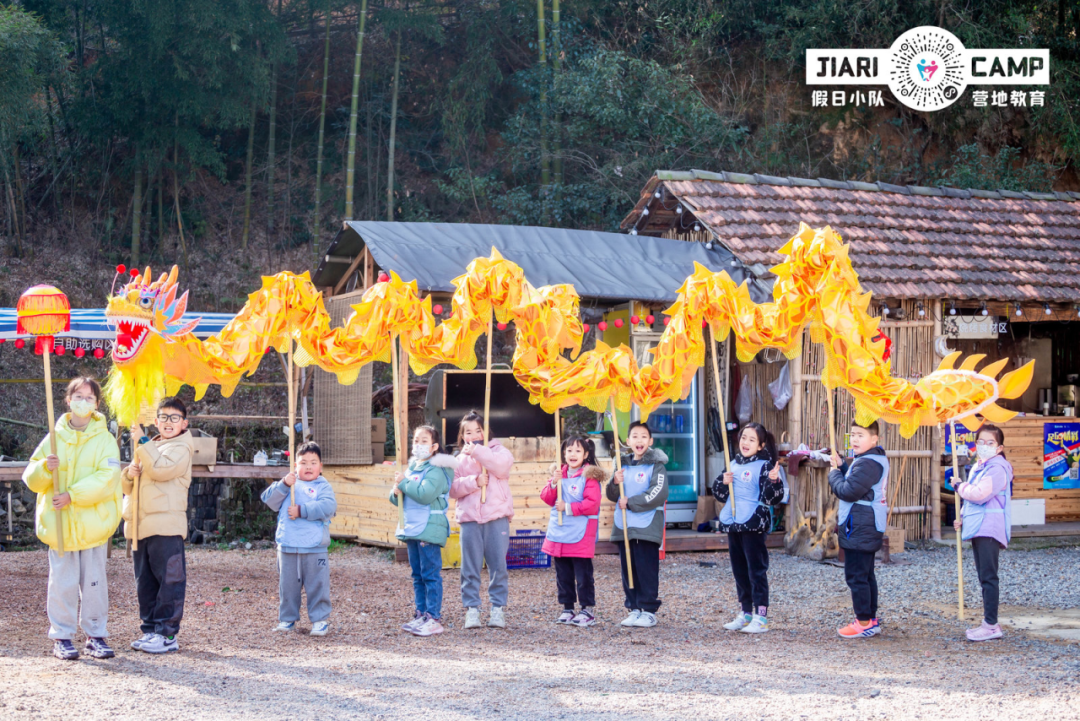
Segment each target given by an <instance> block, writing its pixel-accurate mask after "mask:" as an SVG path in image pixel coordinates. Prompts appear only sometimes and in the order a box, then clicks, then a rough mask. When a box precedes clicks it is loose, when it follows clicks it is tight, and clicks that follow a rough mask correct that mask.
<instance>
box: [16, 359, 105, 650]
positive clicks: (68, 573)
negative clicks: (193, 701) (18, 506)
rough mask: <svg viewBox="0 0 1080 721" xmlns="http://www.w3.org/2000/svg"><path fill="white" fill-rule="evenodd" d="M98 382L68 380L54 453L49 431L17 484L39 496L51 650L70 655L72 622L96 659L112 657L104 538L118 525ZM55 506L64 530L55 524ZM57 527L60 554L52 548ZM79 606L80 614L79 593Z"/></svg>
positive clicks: (37, 522) (84, 378) (73, 648)
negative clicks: (55, 477)
mask: <svg viewBox="0 0 1080 721" xmlns="http://www.w3.org/2000/svg"><path fill="white" fill-rule="evenodd" d="M100 398H101V386H100V385H98V383H97V381H95V380H94V379H93V378H87V377H80V378H76V379H75V380H73V381H71V383H69V384H68V389H67V395H66V400H67V404H68V408H70V409H71V412H70V413H65V414H64V415H63V416H61V417H60V419H59V420H57V422H56V428H54V429H53V432H54V433H55V434H56V455H55V456H54V455H52V454H51V453H50V443H49V436H45V438H44V439H43V440H42V441H41V443H40V444H38V447H37V449H36V450H35V451H34V454H33V455H32V456H31V457H30V463H29V464H27V466H26V469H25V470H24V471H23V482H24V483H25V484H26V486H27V487H28V488H29V489H30V490H31V491H33V492H34V493H36V494H38V497H37V510H36V514H35V519H36V526H37V536H38V538H40V539H41V541H42V542H43V543H45V544H46V545H48V546H49V591H48V613H49V623H50V624H51V626H50V628H49V638H51V639H53V655H54V656H56V657H57V658H60V659H64V660H69V661H70V660H74V659H77V658H78V657H79V652H78V650H77V649H76V648H75V646H74V645H73V644H72V639H73V638H74V636H75V632H76V621H81V623H82V628H83V630H84V631H85V632H86V635H87V639H86V648H85V651H86V652H87V653H88V654H89V655H90V656H93V657H94V658H112V656H113V655H114V654H113V650H112V649H111V648H109V645H108V644H107V643H106V641H105V639H106V638H107V637H108V635H109V633H108V630H107V629H106V621H107V620H108V615H109V592H108V588H107V585H106V578H105V554H106V551H107V550H108V549H107V547H106V544H107V543H108V541H109V537H110V536H111V535H112V534H113V532H114V531H115V530H116V527H117V525H119V523H120V504H121V494H120V449H119V448H118V447H117V445H116V439H115V438H113V437H112V434H110V433H109V428H108V425H107V424H106V422H105V416H103V415H102V414H100V413H98V412H97V404H98V399H100ZM53 473H59V474H60V479H59V480H60V490H61V492H60V494H59V495H54V494H53V476H52V474H53ZM57 510H59V511H60V517H61V523H62V529H61V528H58V527H57V518H56V511H57ZM59 533H63V536H62V538H63V541H64V555H63V556H60V554H59V553H58V552H57V549H58V547H59V544H58V543H57V539H58V538H59V537H60V536H58V534H59ZM80 597H81V599H82V611H81V613H80V612H79V599H80Z"/></svg>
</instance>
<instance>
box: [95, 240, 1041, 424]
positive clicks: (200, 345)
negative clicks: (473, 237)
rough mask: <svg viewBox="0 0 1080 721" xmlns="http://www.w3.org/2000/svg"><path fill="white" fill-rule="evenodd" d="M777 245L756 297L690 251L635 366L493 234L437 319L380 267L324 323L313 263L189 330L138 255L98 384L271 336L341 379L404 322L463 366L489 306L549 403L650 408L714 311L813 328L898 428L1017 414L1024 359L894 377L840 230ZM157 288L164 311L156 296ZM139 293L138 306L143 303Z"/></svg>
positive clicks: (238, 353) (139, 382)
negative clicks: (766, 294) (217, 319)
mask: <svg viewBox="0 0 1080 721" xmlns="http://www.w3.org/2000/svg"><path fill="white" fill-rule="evenodd" d="M780 252H781V253H782V254H783V255H786V256H787V260H786V261H785V262H784V263H781V264H780V265H778V266H776V267H775V268H773V272H774V273H775V274H776V276H777V279H776V282H775V284H774V286H773V298H774V300H773V302H771V303H763V304H755V303H754V302H753V301H752V300H751V298H750V293H749V290H748V289H747V287H746V286H745V285H743V286H736V285H735V283H734V281H732V279H731V278H730V276H728V274H727V273H726V272H724V271H720V272H717V273H714V272H712V271H710V270H709V269H707V268H705V267H704V266H701V265H696V266H695V270H694V273H693V274H692V275H691V276H690V277H688V278H687V279H686V281H685V282H684V283H683V285H682V286H681V287H680V288H679V295H678V299H677V300H676V302H675V303H674V304H673V305H672V306H671V307H670V308H668V309H667V311H666V313H667V314H668V315H670V317H671V319H670V322H669V325H668V326H667V328H666V329H665V331H664V334H663V336H662V337H661V339H660V342H659V344H658V345H657V347H656V348H655V349H653V351H652V352H653V354H654V360H653V362H652V363H649V364H647V365H645V366H643V367H640V368H639V367H638V365H637V362H636V361H635V359H634V357H633V355H632V353H631V351H630V349H629V348H627V347H626V346H625V345H621V346H619V347H618V348H612V347H611V346H608V345H606V344H605V343H603V342H601V341H597V343H596V347H595V348H594V349H593V350H590V351H588V352H586V353H583V354H581V353H580V348H581V340H582V332H583V331H582V325H581V321H580V319H579V317H578V302H579V298H578V295H577V293H576V292H575V291H574V289H573V287H571V286H569V285H555V286H544V287H541V288H534V287H533V286H532V285H531V284H530V283H529V282H528V280H526V279H525V274H524V271H523V270H522V269H521V268H520V267H519V266H518V265H516V264H515V263H513V262H511V261H509V260H507V259H505V258H503V257H502V256H501V255H500V254H499V253H498V251H496V250H495V249H492V253H491V257H489V258H477V259H476V260H474V261H473V262H472V263H470V264H469V266H468V268H466V271H465V273H464V274H463V275H461V276H459V277H458V278H455V279H454V281H453V282H454V286H455V292H454V294H453V298H452V301H451V307H452V312H451V315H450V317H449V318H447V319H446V320H445V321H443V322H442V323H436V320H435V317H434V316H433V315H432V312H431V300H430V298H421V297H420V295H419V292H418V290H417V286H416V282H415V281H413V282H409V283H406V282H404V281H402V280H401V278H399V277H398V276H397V275H396V274H394V273H390V274H389V280H387V281H385V282H380V283H377V284H375V285H374V286H373V287H371V288H369V289H368V290H367V292H365V293H364V295H363V297H362V298H361V300H360V302H359V303H357V304H356V305H354V306H352V308H353V314H352V315H351V316H350V317H349V318H348V319H347V320H346V321H345V324H344V325H343V326H341V327H337V328H331V327H330V317H329V314H328V313H327V312H326V309H325V307H324V305H323V299H322V295H321V294H320V293H319V292H318V291H317V290H316V289H315V287H314V286H313V285H312V284H311V281H310V279H309V277H308V275H307V274H306V273H304V274H303V275H294V274H292V273H288V272H282V273H278V274H277V275H275V276H272V277H266V278H263V286H262V288H261V289H260V290H258V291H256V292H255V293H252V294H251V295H250V296H249V300H248V303H247V304H246V305H245V306H244V308H243V309H242V310H241V311H240V313H239V314H237V316H236V317H235V318H234V319H233V320H232V321H231V322H230V323H229V324H228V325H227V326H225V328H223V329H222V331H221V332H220V333H219V334H218V335H216V336H211V337H210V338H208V339H206V340H205V341H200V340H198V339H196V338H195V337H194V336H193V335H192V334H191V333H190V331H191V329H192V328H193V327H194V323H195V322H197V321H194V322H190V323H185V321H184V319H183V317H182V316H183V312H182V311H183V308H182V307H181V308H180V311H179V312H177V307H176V304H174V296H175V281H176V269H175V268H174V269H173V271H172V273H171V274H170V275H169V276H167V277H166V276H162V277H161V278H160V279H159V280H158V281H156V282H155V283H151V282H150V278H151V275H150V269H149V268H147V269H146V272H145V273H144V274H141V275H139V276H136V277H134V278H133V279H132V281H131V282H130V283H129V284H128V285H127V286H125V288H123V289H122V290H121V292H120V293H119V294H118V295H117V296H114V297H112V298H110V299H109V305H108V308H107V309H106V316H107V317H108V318H110V319H111V320H116V321H117V322H118V324H119V329H118V336H117V337H118V341H117V348H116V350H114V352H113V361H114V368H113V372H112V374H111V376H110V382H109V392H108V400H109V403H110V405H111V406H112V408H113V410H114V412H115V413H117V415H118V417H120V419H121V422H127V421H128V420H131V419H133V418H134V417H135V414H136V413H137V412H138V410H139V407H140V404H142V405H144V406H145V405H152V404H153V403H154V402H155V401H156V400H157V398H159V397H160V396H161V395H162V394H163V393H166V392H167V393H170V394H171V393H175V392H176V390H178V389H179V387H180V385H182V384H189V385H192V386H194V387H195V388H196V393H197V397H201V396H202V393H203V392H204V391H205V389H206V387H207V386H208V385H209V384H211V383H217V384H220V385H221V387H222V394H223V395H225V396H228V395H230V394H231V393H232V391H233V389H234V388H235V386H236V384H237V382H238V381H239V380H240V378H241V377H242V376H243V375H244V374H245V373H246V374H250V373H252V372H254V370H255V369H256V368H257V367H258V364H259V362H260V361H261V359H262V356H263V354H264V353H265V352H266V351H267V350H268V349H269V348H271V347H272V348H275V349H276V350H278V351H282V350H283V349H284V348H285V347H286V344H287V342H288V339H289V338H290V337H291V338H293V339H295V341H296V342H297V344H298V348H297V351H296V355H295V360H296V362H297V363H298V364H299V365H302V366H306V365H311V364H315V365H318V366H319V367H320V368H322V369H324V370H326V371H328V372H332V373H335V374H337V377H338V380H339V381H341V382H342V383H345V384H348V383H352V382H353V381H355V380H356V377H357V375H358V373H359V370H360V367H361V366H363V365H364V364H365V363H369V362H371V361H373V360H380V361H388V360H389V358H390V343H391V339H392V338H393V337H394V336H399V337H400V338H401V341H402V347H403V349H404V350H405V351H406V352H407V353H408V356H409V363H410V365H411V366H412V368H413V370H414V372H416V373H417V374H423V373H425V372H427V371H428V370H430V369H431V368H432V367H433V366H435V365H438V364H442V363H445V364H451V365H455V366H458V367H460V368H464V369H472V368H475V367H476V353H475V346H476V341H477V339H478V338H479V337H480V336H481V335H483V334H485V333H486V332H487V326H488V321H489V318H490V317H491V314H492V313H494V314H495V317H496V318H497V319H498V320H499V321H500V322H508V321H513V322H514V325H515V332H516V348H515V351H514V357H513V371H514V375H515V377H516V378H517V380H518V382H519V383H521V385H522V386H523V387H524V388H525V389H526V390H527V391H528V392H529V397H530V400H531V401H532V402H533V403H537V404H539V405H540V406H541V407H542V408H544V410H546V411H548V412H551V411H554V410H555V409H556V408H563V407H566V406H570V405H577V404H581V405H585V406H588V407H589V408H592V409H594V410H602V409H603V408H604V407H605V406H606V405H607V404H608V402H609V400H610V399H612V398H613V399H614V400H615V403H616V406H617V407H618V408H620V409H621V410H627V409H628V408H629V407H630V405H631V403H635V404H637V405H638V406H639V407H640V408H641V411H642V414H643V415H648V413H649V412H651V411H652V410H654V409H655V408H656V407H657V406H658V405H659V404H660V403H662V402H664V401H665V400H677V399H679V398H683V397H685V396H686V394H687V393H688V392H689V390H690V383H691V381H692V380H693V377H694V374H695V372H696V371H697V369H698V368H699V367H700V366H701V365H702V364H703V363H704V360H705V340H704V334H703V330H702V327H703V324H704V323H710V324H712V327H713V329H714V330H715V331H716V334H717V336H718V338H719V339H721V340H722V339H724V338H726V337H727V335H728V333H732V334H734V336H735V342H736V347H737V353H738V356H739V358H740V359H741V360H744V361H746V360H750V359H751V358H753V357H754V355H756V354H757V353H758V352H759V351H761V350H762V349H765V348H779V349H780V350H782V351H783V352H784V353H785V354H786V355H787V356H788V357H789V358H794V357H796V356H797V355H798V354H799V352H800V350H801V338H802V333H803V331H804V330H805V329H806V328H809V329H810V334H811V339H812V340H813V341H814V342H815V343H822V344H824V346H825V348H826V355H827V357H828V367H827V368H826V369H825V371H824V372H823V373H822V381H823V382H824V383H825V384H826V385H827V386H828V387H830V388H835V387H843V388H847V389H848V391H849V392H851V394H852V395H853V396H854V398H855V400H856V404H857V417H858V419H859V420H860V421H861V422H866V423H868V422H869V421H871V420H873V419H875V418H882V419H884V420H886V421H888V422H890V423H898V424H900V427H901V428H900V429H901V433H902V434H903V435H904V436H906V437H909V436H911V435H912V434H914V432H915V430H916V429H917V428H918V427H919V426H920V425H933V424H936V423H940V422H943V421H947V420H953V419H956V420H959V421H960V422H962V423H964V424H965V425H968V426H969V427H971V426H972V425H974V426H976V427H977V425H978V424H979V422H980V421H979V420H978V419H976V418H975V415H974V414H975V413H981V414H982V415H983V416H984V417H985V418H986V419H988V420H990V421H992V422H996V423H1003V422H1005V421H1007V420H1008V419H1010V418H1012V416H1013V415H1015V414H1014V413H1013V412H1012V411H1007V410H1004V409H1002V408H1000V407H999V406H997V405H996V404H995V401H996V400H998V399H999V398H1017V397H1019V396H1020V394H1022V393H1023V391H1024V390H1025V389H1026V388H1027V386H1028V385H1029V384H1030V382H1031V376H1032V364H1030V363H1029V364H1028V365H1026V366H1024V367H1023V368H1021V369H1019V370H1017V371H1013V372H1012V373H1009V374H1007V375H1006V376H1004V377H1003V378H1002V379H1001V381H1000V382H999V381H997V380H995V376H996V375H997V373H999V372H1000V371H1001V369H1002V368H1003V367H1004V365H1005V363H1006V361H1004V360H1002V361H998V362H997V363H993V364H991V365H990V366H988V367H986V368H984V369H983V371H982V372H976V371H975V365H976V364H977V363H978V362H979V361H980V360H981V359H982V356H972V357H970V358H969V359H968V360H967V361H966V362H965V363H964V364H963V365H962V366H961V367H960V368H958V369H954V368H953V363H954V362H955V360H956V358H955V357H954V356H950V357H949V358H946V359H945V360H944V361H943V362H942V364H941V366H940V367H939V369H938V370H936V371H935V372H934V373H932V374H930V375H928V376H926V377H925V378H923V379H921V380H920V381H919V382H918V383H914V384H913V383H911V382H909V381H907V380H904V379H900V378H893V377H892V373H891V366H890V363H889V361H888V360H886V359H885V358H884V357H883V356H884V350H885V345H886V344H885V341H884V339H883V338H882V337H880V334H879V331H878V319H876V318H872V317H870V316H869V315H868V314H867V312H866V310H867V308H868V307H869V304H870V294H869V293H864V292H863V291H862V290H861V288H860V286H859V281H858V276H857V275H856V273H855V270H854V269H853V268H852V266H851V261H850V259H849V257H848V253H847V246H845V245H844V244H843V243H842V242H841V240H840V237H839V236H838V235H837V234H836V233H835V232H834V231H833V230H832V229H831V228H828V227H826V228H823V229H817V230H815V229H813V228H810V227H809V226H807V225H805V224H802V225H801V226H800V228H799V232H798V233H797V234H796V235H795V236H794V237H793V238H792V239H791V240H790V241H789V242H788V243H787V244H786V245H785V246H784V247H783V248H781V250H780ZM147 296H148V297H149V298H150V300H149V301H147V300H146V297H147ZM159 298H160V299H161V302H162V303H164V305H163V309H162V310H161V311H157V310H154V309H155V308H156V307H157V304H158V302H159ZM184 299H186V295H185V296H184ZM165 301H168V302H165ZM147 303H149V306H150V307H149V309H146V308H142V304H147ZM170 304H173V305H172V306H170ZM170 308H171V310H170ZM125 322H128V323H129V324H130V323H136V324H141V325H142V326H145V327H146V329H147V332H146V333H145V334H144V335H143V336H140V340H139V342H138V343H137V344H132V343H125V344H124V345H123V346H121V340H120V339H121V337H122V336H124V335H125V333H127V331H128V330H130V326H125V325H124V323H125ZM565 351H570V354H569V355H570V357H569V358H568V357H567V356H566V355H565V354H564V352H565ZM954 355H955V354H954ZM571 359H573V360H571Z"/></svg>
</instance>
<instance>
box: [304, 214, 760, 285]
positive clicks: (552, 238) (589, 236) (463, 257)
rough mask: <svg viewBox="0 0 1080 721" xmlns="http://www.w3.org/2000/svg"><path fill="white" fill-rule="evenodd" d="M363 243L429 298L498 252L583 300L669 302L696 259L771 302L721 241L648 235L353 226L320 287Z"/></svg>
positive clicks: (326, 262) (333, 279)
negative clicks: (712, 242)
mask: <svg viewBox="0 0 1080 721" xmlns="http://www.w3.org/2000/svg"><path fill="white" fill-rule="evenodd" d="M365 245H366V246H367V247H368V248H369V249H370V250H371V255H372V257H373V258H374V260H375V262H376V263H377V264H378V265H379V267H380V268H383V269H388V270H392V271H394V272H395V273H397V274H398V275H399V276H401V278H402V279H403V280H405V281H411V280H414V279H415V280H416V281H417V285H418V286H419V288H420V290H422V291H428V292H432V291H434V292H451V291H453V290H454V286H453V284H452V283H451V280H453V279H454V278H456V277H457V276H459V275H461V274H462V273H463V272H464V271H465V267H466V266H467V265H468V264H469V262H470V261H472V260H473V259H475V258H478V257H481V256H483V257H487V256H489V255H490V254H491V249H492V248H493V247H494V248H497V249H498V251H499V252H500V253H502V255H503V257H505V258H506V259H507V260H511V261H513V262H515V263H517V264H518V265H520V266H521V267H522V269H523V270H524V271H525V277H526V278H527V279H528V280H529V282H530V283H532V284H533V285H534V286H536V287H539V286H543V285H555V284H557V283H570V284H572V285H573V286H574V288H575V289H576V290H577V292H578V295H579V296H581V297H582V298H583V299H590V298H591V299H598V300H606V301H614V300H640V301H656V302H665V303H670V302H672V301H674V300H675V298H676V296H677V291H678V289H679V286H681V285H682V283H683V281H684V280H685V279H686V277H687V276H689V275H690V274H692V273H693V272H694V261H697V262H698V263H701V264H702V265H704V266H706V267H707V268H709V269H710V270H726V271H727V272H728V274H729V275H730V276H731V277H732V278H733V279H734V280H735V282H736V283H741V282H742V281H744V280H750V295H751V297H752V298H753V299H754V301H755V302H758V303H761V302H765V301H768V300H771V299H772V296H771V291H770V286H769V285H768V283H766V282H764V281H761V280H759V279H756V278H754V277H753V274H752V273H751V272H750V271H749V270H748V269H747V268H746V266H744V265H743V264H742V262H741V261H739V260H737V259H736V258H735V256H734V255H733V254H732V253H731V252H730V251H729V250H727V249H726V248H724V247H722V246H721V245H720V244H719V243H717V244H715V245H714V246H713V248H712V249H708V248H706V247H705V244H704V243H696V242H687V241H683V240H671V239H667V238H654V237H649V236H644V235H624V234H620V233H601V232H597V231H590V230H565V229H561V228H540V227H534V226H515V225H477V224H466V223H387V222H377V221H349V222H347V223H346V224H345V227H344V229H343V230H342V231H341V232H340V233H338V236H337V238H335V239H334V242H333V244H332V245H331V246H330V248H329V249H328V250H327V252H326V255H325V256H324V257H323V259H322V262H321V263H320V264H319V268H318V269H317V270H316V271H315V275H314V280H315V284H316V285H318V286H319V287H326V286H333V285H335V284H337V282H338V281H339V280H341V277H342V275H343V274H344V273H345V272H346V270H347V269H348V267H349V266H348V263H349V260H350V259H355V258H356V257H357V256H359V255H360V254H361V253H362V252H363V249H364V247H365Z"/></svg>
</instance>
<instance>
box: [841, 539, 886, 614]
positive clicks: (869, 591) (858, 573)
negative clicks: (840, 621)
mask: <svg viewBox="0 0 1080 721" xmlns="http://www.w3.org/2000/svg"><path fill="white" fill-rule="evenodd" d="M844 577H845V578H846V579H847V585H848V588H850V589H851V607H852V608H853V609H854V611H855V618H857V619H859V620H860V621H863V622H866V621H869V620H870V619H872V618H877V611H878V608H877V578H876V577H875V576H874V552H873V551H849V550H848V549H846V548H845V549H844Z"/></svg>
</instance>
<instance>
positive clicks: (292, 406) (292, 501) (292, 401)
mask: <svg viewBox="0 0 1080 721" xmlns="http://www.w3.org/2000/svg"><path fill="white" fill-rule="evenodd" d="M292 347H293V339H292V336H291V335H290V336H289V348H288V351H286V364H285V365H286V366H287V368H288V370H287V371H286V372H287V373H288V374H289V472H290V473H296V382H295V381H294V380H293V362H292ZM289 505H291V506H295V505H296V479H295V478H294V479H293V484H292V486H290V487H289Z"/></svg>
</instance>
